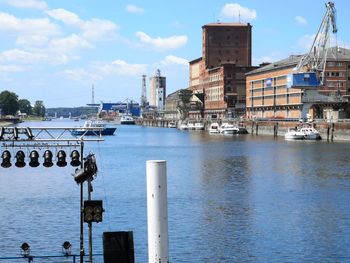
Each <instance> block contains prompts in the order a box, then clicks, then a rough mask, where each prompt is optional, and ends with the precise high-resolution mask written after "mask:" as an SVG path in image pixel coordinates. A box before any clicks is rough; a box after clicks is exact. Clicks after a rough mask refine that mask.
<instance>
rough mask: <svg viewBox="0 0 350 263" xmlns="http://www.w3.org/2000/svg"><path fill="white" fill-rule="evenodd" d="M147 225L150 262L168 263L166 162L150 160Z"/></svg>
mask: <svg viewBox="0 0 350 263" xmlns="http://www.w3.org/2000/svg"><path fill="white" fill-rule="evenodd" d="M146 176H147V223H148V262H149V263H168V262H169V255H168V242H169V241H168V201H167V175H166V161H163V160H148V161H147V163H146Z"/></svg>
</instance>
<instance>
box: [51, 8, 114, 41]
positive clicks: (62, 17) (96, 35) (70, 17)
mask: <svg viewBox="0 0 350 263" xmlns="http://www.w3.org/2000/svg"><path fill="white" fill-rule="evenodd" d="M46 14H47V15H49V16H50V17H52V18H54V19H56V20H58V21H61V22H63V23H64V24H66V25H67V26H71V27H76V28H79V29H80V30H81V31H82V32H81V35H82V36H83V37H84V38H86V39H87V40H92V41H100V40H105V39H113V38H114V37H115V36H116V30H117V29H118V28H119V27H118V25H117V24H115V23H114V22H112V21H109V20H104V19H97V18H92V19H91V20H86V21H84V20H82V19H81V18H80V17H79V16H78V15H77V14H75V13H73V12H70V11H67V10H65V9H52V10H48V11H46Z"/></svg>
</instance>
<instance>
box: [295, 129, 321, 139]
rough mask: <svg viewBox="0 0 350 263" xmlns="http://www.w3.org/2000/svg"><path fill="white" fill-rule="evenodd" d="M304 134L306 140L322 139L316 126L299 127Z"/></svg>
mask: <svg viewBox="0 0 350 263" xmlns="http://www.w3.org/2000/svg"><path fill="white" fill-rule="evenodd" d="M299 131H300V132H301V133H303V134H304V139H305V140H321V135H320V133H319V132H318V131H317V130H316V129H315V128H314V127H305V126H304V127H301V128H300V129H299Z"/></svg>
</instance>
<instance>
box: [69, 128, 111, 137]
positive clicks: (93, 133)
mask: <svg viewBox="0 0 350 263" xmlns="http://www.w3.org/2000/svg"><path fill="white" fill-rule="evenodd" d="M116 129H117V128H112V127H110V128H105V129H103V130H89V131H86V130H75V131H72V132H71V134H72V135H74V136H80V135H86V136H99V135H102V136H111V135H114V132H115V130H116Z"/></svg>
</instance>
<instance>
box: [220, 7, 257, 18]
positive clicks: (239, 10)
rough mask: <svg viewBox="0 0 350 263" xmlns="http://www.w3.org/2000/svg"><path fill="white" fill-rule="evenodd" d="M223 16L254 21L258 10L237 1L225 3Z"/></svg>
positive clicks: (222, 11)
mask: <svg viewBox="0 0 350 263" xmlns="http://www.w3.org/2000/svg"><path fill="white" fill-rule="evenodd" d="M221 17H223V18H231V19H237V20H241V19H242V20H246V21H252V20H254V19H255V18H256V11H255V9H249V8H248V7H244V6H241V5H240V4H236V3H232V4H225V6H224V7H223V8H222V10H221Z"/></svg>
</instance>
